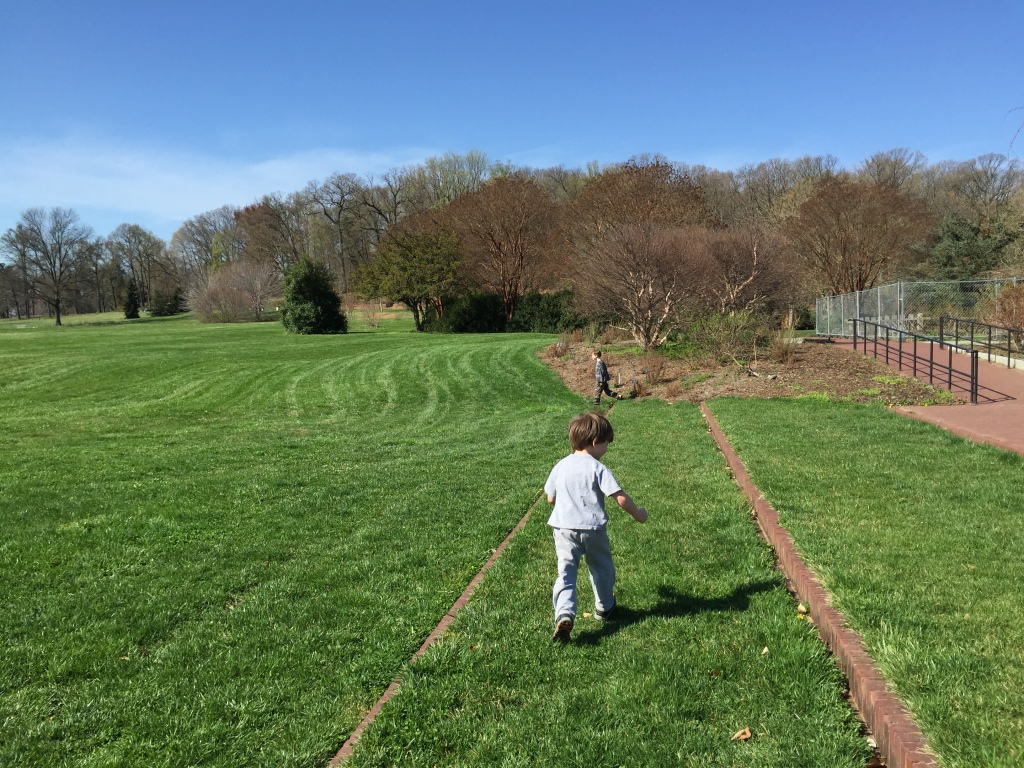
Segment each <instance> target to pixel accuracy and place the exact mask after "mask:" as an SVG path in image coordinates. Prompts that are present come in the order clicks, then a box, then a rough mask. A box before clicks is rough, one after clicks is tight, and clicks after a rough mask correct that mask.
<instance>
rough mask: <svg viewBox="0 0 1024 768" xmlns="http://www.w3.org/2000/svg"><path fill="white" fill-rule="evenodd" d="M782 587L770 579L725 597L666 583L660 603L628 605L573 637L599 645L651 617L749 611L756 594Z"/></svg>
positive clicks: (617, 607) (661, 591)
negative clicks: (643, 606) (691, 592)
mask: <svg viewBox="0 0 1024 768" xmlns="http://www.w3.org/2000/svg"><path fill="white" fill-rule="evenodd" d="M782 586H783V585H782V582H781V581H779V580H767V579H766V580H763V581H756V582H754V583H753V584H744V585H743V586H740V587H737V588H736V589H734V590H733V591H732V592H730V593H729V594H728V595H724V596H722V597H697V596H695V595H688V594H686V593H685V592H680V591H679V590H677V589H676V588H675V587H670V586H668V585H666V584H662V585H661V586H660V587H658V598H659V599H658V602H657V603H655V604H654V605H653V606H651V607H650V608H647V609H644V610H636V609H633V608H629V607H628V606H625V605H619V606H616V608H615V613H614V614H613V615H612V616H611V618H609V619H608V620H607V621H604V622H602V623H601V625H600V627H599V628H596V629H588V630H584V631H583V632H580V633H579V634H578V635H576V636H575V637H574V638H573V642H574V643H579V644H580V645H597V644H598V643H600V642H601V641H602V640H604V638H606V637H608V636H609V635H613V634H615V633H616V632H619V631H620V630H622V629H625V628H626V627H628V626H630V625H632V624H637V623H639V622H641V621H646V620H647V619H650V618H660V619H674V618H676V617H679V616H692V615H694V614H697V613H704V612H706V611H745V610H747V608H748V607H749V606H750V597H751V596H752V595H756V594H758V593H760V592H770V591H771V590H773V589H780V588H782Z"/></svg>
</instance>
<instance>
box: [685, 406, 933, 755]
mask: <svg viewBox="0 0 1024 768" xmlns="http://www.w3.org/2000/svg"><path fill="white" fill-rule="evenodd" d="M700 410H701V412H702V413H703V414H704V418H705V419H706V420H707V422H708V426H709V427H710V428H711V434H712V435H713V436H714V438H715V442H716V443H718V448H719V450H721V452H722V454H723V455H724V456H725V459H726V461H727V462H728V463H729V467H730V469H732V472H733V476H734V477H735V479H736V484H737V485H738V486H739V487H740V489H741V490H742V491H743V493H744V495H746V497H747V499H748V500H749V501H750V503H751V504H753V505H754V517H755V519H756V520H757V525H758V527H759V528H760V529H761V534H762V535H763V536H764V538H765V540H766V541H767V542H768V543H769V544H770V545H771V546H772V547H773V548H774V549H775V554H776V557H777V558H778V561H779V565H780V566H781V568H782V571H783V573H784V574H785V575H786V578H787V579H789V581H790V583H791V584H792V586H793V591H794V592H795V593H796V596H797V598H798V599H799V600H800V601H801V602H803V603H806V605H807V608H808V609H809V611H810V615H811V618H812V619H813V620H814V624H815V626H816V627H817V628H818V634H819V635H820V636H821V639H822V640H824V641H825V644H826V645H828V647H829V649H831V651H832V653H833V655H834V656H835V658H836V661H837V662H838V664H839V668H840V669H841V670H842V671H843V673H844V674H845V675H846V677H847V679H848V680H849V685H850V697H851V699H852V700H853V703H854V705H855V706H856V708H857V710H858V712H859V713H860V716H861V718H862V719H863V720H864V723H865V724H866V725H867V727H868V729H869V730H870V731H871V733H872V734H873V735H874V738H875V741H876V743H877V745H878V751H879V753H880V754H881V756H882V758H883V759H884V760H885V764H886V765H887V766H889V768H939V763H938V760H937V759H936V758H935V756H934V755H933V754H931V751H930V750H929V748H928V744H927V742H926V741H925V738H924V734H923V733H921V730H920V729H919V728H918V727H917V724H916V723H915V722H914V720H913V718H911V716H910V713H909V712H907V710H906V709H905V708H904V706H903V704H902V702H900V700H899V698H898V697H897V696H896V694H895V693H893V692H892V691H891V690H889V687H888V685H887V684H886V681H885V677H884V676H883V675H882V673H881V671H880V670H879V669H878V667H877V666H876V665H875V662H874V660H872V658H871V657H870V656H869V655H868V653H867V649H866V647H865V645H864V640H863V639H862V638H861V636H860V633H859V632H856V631H855V630H853V629H850V628H849V627H847V626H846V623H847V622H846V617H845V616H843V614H842V613H840V612H839V611H837V610H836V609H835V608H833V607H832V606H831V605H829V602H830V600H829V594H828V592H827V591H826V590H825V588H824V587H823V586H822V585H821V582H820V581H819V580H818V577H817V576H816V575H815V574H814V571H812V570H811V569H810V568H808V567H807V564H806V563H804V561H803V559H802V558H801V557H800V553H799V552H798V551H797V548H796V545H795V544H794V543H793V539H792V537H791V536H790V535H789V532H788V531H787V530H786V529H785V528H783V527H782V525H780V524H779V513H778V512H776V511H775V509H773V508H772V507H771V505H770V504H768V502H767V501H765V498H764V496H763V495H761V492H760V491H759V490H758V489H757V486H756V485H754V482H753V481H752V480H751V479H750V475H749V474H748V473H747V470H746V467H744V466H743V462H742V461H741V460H740V457H739V456H738V455H737V454H736V452H735V451H734V450H733V448H732V446H731V445H730V444H729V440H728V438H726V436H725V433H724V432H722V429H721V427H719V426H718V422H717V421H715V417H714V416H712V415H711V411H710V410H708V407H707V404H706V403H701V404H700Z"/></svg>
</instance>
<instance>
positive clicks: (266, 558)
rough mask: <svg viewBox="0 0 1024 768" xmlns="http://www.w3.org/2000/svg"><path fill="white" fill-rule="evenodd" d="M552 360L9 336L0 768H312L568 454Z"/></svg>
mask: <svg viewBox="0 0 1024 768" xmlns="http://www.w3.org/2000/svg"><path fill="white" fill-rule="evenodd" d="M5 330H6V329H5ZM542 342H543V339H542V338H540V337H530V336H517V337H512V336H509V337H459V338H455V337H442V336H421V335H415V334H408V333H406V334H371V333H353V334H351V335H348V336H336V337H294V336H286V335H285V334H284V333H283V332H282V330H281V327H280V325H274V324H260V325H245V326H223V325H221V326H202V325H197V324H195V323H193V322H192V321H191V320H188V319H177V318H173V319H167V320H162V321H151V322H145V323H141V324H140V323H118V324H115V325H108V326H85V327H80V328H73V327H66V328H54V327H52V326H50V325H46V326H44V327H41V328H39V329H35V330H34V329H21V330H14V331H11V332H9V333H4V334H3V335H2V336H0V359H2V360H3V369H4V374H3V378H2V379H0V441H2V450H0V526H2V527H3V530H4V531H5V535H4V539H3V542H2V544H0V596H2V597H0V601H2V606H3V608H2V612H0V676H2V681H3V682H2V688H0V723H3V727H2V735H0V764H2V765H39V766H48V765H56V764H65V765H141V764H146V765H196V764H203V765H238V766H243V765H245V766H251V765H268V766H269V765H273V766H281V765H303V766H309V765H317V764H323V763H325V762H326V761H327V760H328V759H329V758H330V756H331V755H332V754H333V752H334V751H335V750H336V749H337V747H338V746H339V744H340V742H341V741H342V740H343V738H344V737H345V736H346V735H347V734H348V733H349V732H350V731H351V730H352V729H353V728H354V727H355V725H356V724H357V723H358V722H359V719H360V718H361V716H362V714H363V712H364V711H365V710H366V709H367V708H368V707H369V706H370V705H371V704H372V703H373V701H374V700H375V699H376V698H377V696H378V695H379V694H380V693H381V692H382V691H383V689H384V687H386V685H387V684H388V683H389V682H390V680H391V678H392V676H393V675H394V674H395V672H396V671H397V670H398V669H399V668H400V667H401V665H402V664H403V663H404V662H405V661H406V660H407V659H408V658H409V657H410V655H411V654H412V652H413V651H414V650H415V649H416V648H417V647H418V646H419V644H420V643H421V642H422V640H423V638H424V637H425V636H426V635H427V634H428V633H429V631H430V629H432V628H433V626H434V625H435V624H436V622H437V621H438V620H439V619H440V617H441V616H442V615H443V614H444V612H445V611H446V610H447V609H448V607H450V605H451V603H452V602H453V600H454V599H455V598H456V597H457V596H458V594H459V593H460V592H461V591H462V589H463V588H464V587H465V585H466V583H467V582H468V581H469V579H470V578H471V577H472V575H473V574H474V573H475V572H476V571H477V570H478V569H479V567H480V566H481V564H482V563H483V562H484V560H485V559H486V558H487V557H488V555H489V554H490V551H491V549H492V548H493V547H494V546H496V545H497V543H499V542H500V541H501V539H502V538H503V537H504V535H505V533H507V531H508V530H509V529H510V528H511V527H512V526H513V525H514V523H515V522H516V520H518V519H519V517H521V515H522V514H523V512H524V511H525V510H526V509H527V508H528V507H529V505H530V504H531V503H532V502H533V500H534V499H535V498H536V497H537V494H538V491H537V487H538V480H537V476H538V475H539V474H541V473H543V472H545V471H546V469H547V467H548V465H549V464H551V463H552V461H554V460H555V459H556V458H557V457H558V455H559V454H560V453H561V450H562V442H563V440H562V432H563V430H564V425H565V422H566V421H567V420H568V418H569V417H570V416H571V415H572V414H573V413H574V412H575V411H576V410H577V409H578V408H579V407H580V405H581V400H580V398H578V397H576V396H573V395H571V394H570V393H568V392H567V391H566V390H565V389H564V388H563V387H562V386H561V384H560V382H559V381H558V379H557V377H556V376H554V375H553V374H549V373H548V372H547V371H546V370H545V369H544V368H543V367H542V366H541V365H540V364H539V363H538V362H537V361H536V359H535V357H534V355H533V350H534V349H535V348H537V347H538V346H540V344H541V343H542Z"/></svg>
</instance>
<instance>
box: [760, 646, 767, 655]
mask: <svg viewBox="0 0 1024 768" xmlns="http://www.w3.org/2000/svg"><path fill="white" fill-rule="evenodd" d="M761 655H762V656H767V655H768V646H767V645H766V646H765V647H764V650H763V651H761Z"/></svg>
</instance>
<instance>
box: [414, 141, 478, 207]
mask: <svg viewBox="0 0 1024 768" xmlns="http://www.w3.org/2000/svg"><path fill="white" fill-rule="evenodd" d="M488 169H489V163H488V161H487V155H485V154H484V153H483V152H480V151H478V150H475V149H474V150H470V151H469V152H467V153H466V154H464V155H457V154H455V153H454V152H446V153H445V154H444V155H442V156H441V157H429V158H427V160H426V162H424V163H423V165H422V166H420V167H419V168H418V169H416V176H417V180H418V182H419V184H420V185H421V186H422V188H423V189H424V190H425V191H426V194H427V196H428V201H429V203H428V204H429V205H430V206H435V205H445V204H447V203H450V202H452V201H453V200H455V199H456V198H458V197H461V196H462V195H467V194H469V193H470V192H475V191H476V190H478V189H480V187H481V186H483V183H484V182H485V181H486V180H487V176H488Z"/></svg>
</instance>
